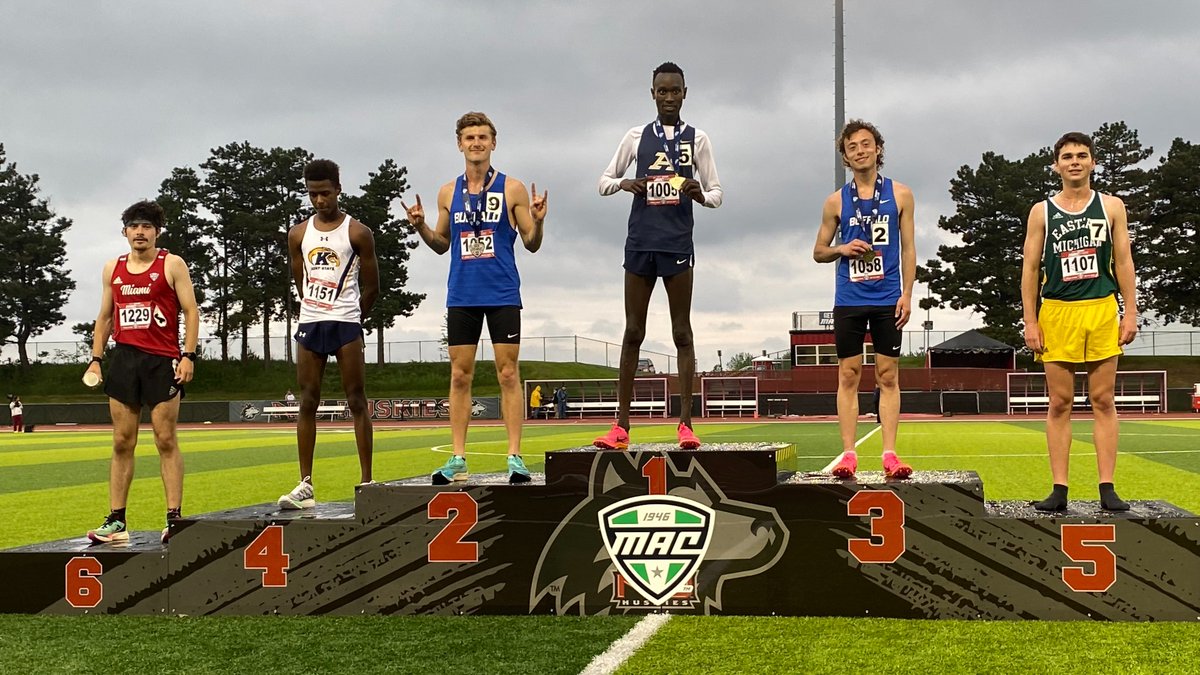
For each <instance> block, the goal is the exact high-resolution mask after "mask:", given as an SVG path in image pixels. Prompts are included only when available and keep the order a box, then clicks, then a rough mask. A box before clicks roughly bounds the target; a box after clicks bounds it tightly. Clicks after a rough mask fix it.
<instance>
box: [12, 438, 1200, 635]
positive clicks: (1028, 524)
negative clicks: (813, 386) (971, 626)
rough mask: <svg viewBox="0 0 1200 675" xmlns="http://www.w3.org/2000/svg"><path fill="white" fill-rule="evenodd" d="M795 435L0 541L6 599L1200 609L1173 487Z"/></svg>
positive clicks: (799, 609) (585, 609) (1128, 615)
mask: <svg viewBox="0 0 1200 675" xmlns="http://www.w3.org/2000/svg"><path fill="white" fill-rule="evenodd" d="M794 459H795V447H794V446H793V445H791V444H786V443H765V444H764V443H722V444H711V445H705V446H702V448H701V449H698V450H679V449H677V448H675V447H674V446H669V445H665V444H644V445H643V444H639V445H634V446H632V447H631V448H630V449H629V451H628V452H620V451H600V450H595V449H593V448H574V449H566V450H560V451H554V452H549V453H546V460H545V473H544V474H535V475H534V476H533V480H532V481H531V482H529V483H526V484H522V485H509V484H508V482H507V480H506V478H505V476H504V475H503V474H479V475H472V476H471V477H470V478H469V479H468V480H467V481H465V482H461V483H456V484H453V485H448V486H432V485H430V484H429V478H428V476H422V477H420V478H414V479H407V480H398V481H390V482H386V483H378V484H371V485H366V486H360V487H358V488H357V490H356V494H355V499H354V501H353V502H335V503H324V504H319V505H318V506H317V508H315V509H310V510H305V511H283V510H280V509H279V507H278V506H277V505H275V504H260V505H255V506H248V507H244V508H238V509H231V510H227V511H219V512H215V513H207V514H202V515H196V516H189V517H186V518H184V519H182V520H180V521H178V522H176V523H175V524H174V525H173V527H174V532H173V534H172V538H171V542H170V544H169V545H167V546H164V545H162V544H160V543H158V533H157V532H154V533H149V532H146V533H141V532H139V533H134V534H133V536H132V537H131V540H130V542H129V543H128V544H124V545H113V544H103V545H89V542H88V540H87V539H85V538H75V539H65V540H61V541H55V542H48V543H44V544H36V545H31V546H23V547H19V548H13V549H8V550H5V551H0V571H2V572H3V573H4V574H5V575H6V578H9V579H14V580H18V579H19V580H21V581H20V582H19V583H14V584H13V585H12V589H11V590H10V592H9V593H7V594H6V595H5V596H4V597H3V598H0V612H6V613H46V614H87V613H104V614H142V615H193V616H194V615H267V614H280V615H300V614H336V615H353V614H570V615H603V614H624V613H647V612H661V611H667V612H672V613H681V614H713V615H715V614H744V615H772V614H775V615H796V616H882V617H896V618H929V619H939V618H941V619H1063V620H1067V619H1106V620H1130V621H1147V620H1180V621H1197V620H1200V518H1197V516H1196V515H1194V514H1191V513H1188V512H1186V511H1184V510H1182V509H1179V508H1176V507H1174V506H1172V505H1170V504H1167V503H1165V502H1161V501H1134V502H1132V504H1133V508H1132V509H1131V510H1130V511H1128V512H1125V513H1121V514H1111V513H1106V512H1103V511H1101V510H1100V509H1099V506H1098V504H1097V503H1095V502H1071V503H1070V507H1069V509H1068V510H1067V511H1066V512H1063V513H1056V514H1045V513H1040V512H1037V511H1035V510H1034V509H1033V508H1032V506H1030V505H1029V504H1028V503H1026V502H992V501H987V500H985V495H984V486H983V483H982V481H981V480H980V479H979V476H978V475H977V474H975V473H974V472H971V471H953V472H951V471H931V472H915V473H914V474H913V475H912V477H911V478H909V479H906V480H897V481H893V480H888V479H886V478H885V477H884V476H883V475H882V474H880V473H873V472H861V473H860V474H859V475H858V477H857V480H850V481H842V480H838V479H835V478H832V477H830V476H827V475H820V474H806V473H800V472H796V471H794V470H792V468H791V467H792V464H793V463H794Z"/></svg>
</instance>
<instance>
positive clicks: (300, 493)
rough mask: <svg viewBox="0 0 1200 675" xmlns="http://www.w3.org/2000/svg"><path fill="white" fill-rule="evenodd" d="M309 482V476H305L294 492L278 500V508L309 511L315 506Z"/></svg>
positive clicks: (315, 502)
mask: <svg viewBox="0 0 1200 675" xmlns="http://www.w3.org/2000/svg"><path fill="white" fill-rule="evenodd" d="M311 480H312V477H311V476H305V477H304V480H302V481H300V484H299V485H297V486H296V488H295V489H294V490H292V491H291V492H289V493H287V494H286V495H283V496H282V497H280V498H279V506H280V507H281V508H284V509H311V508H312V507H314V506H316V505H317V500H315V499H313V486H312V483H310V482H309V481H311Z"/></svg>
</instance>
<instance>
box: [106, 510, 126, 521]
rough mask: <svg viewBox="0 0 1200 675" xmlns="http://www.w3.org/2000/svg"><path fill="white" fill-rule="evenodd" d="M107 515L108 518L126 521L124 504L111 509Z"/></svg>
mask: <svg viewBox="0 0 1200 675" xmlns="http://www.w3.org/2000/svg"><path fill="white" fill-rule="evenodd" d="M108 517H109V518H111V519H112V520H119V521H121V522H122V523H124V522H126V520H125V507H124V506H122V507H121V508H119V509H113V510H112V513H110V514H108Z"/></svg>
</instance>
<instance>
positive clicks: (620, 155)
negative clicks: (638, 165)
mask: <svg viewBox="0 0 1200 675" xmlns="http://www.w3.org/2000/svg"><path fill="white" fill-rule="evenodd" d="M641 140H642V127H634V128H632V129H630V130H629V131H628V132H626V133H625V138H622V139H621V144H620V145H618V146H617V152H616V154H614V155H613V158H612V161H611V162H609V163H608V168H607V169H605V170H604V173H603V174H601V175H600V196H602V197H607V196H609V195H611V194H616V193H618V192H620V191H621V180H622V179H623V178H624V177H625V171H627V170H628V169H629V165H630V164H633V162H634V161H635V160H636V159H637V149H638V143H639V142H641Z"/></svg>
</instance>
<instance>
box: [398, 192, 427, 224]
mask: <svg viewBox="0 0 1200 675" xmlns="http://www.w3.org/2000/svg"><path fill="white" fill-rule="evenodd" d="M400 208H402V209H404V212H405V213H406V214H407V215H408V222H409V223H410V224H411V225H412V226H413V227H420V226H422V225H424V224H425V207H423V206H421V195H417V203H416V205H415V206H413V207H411V208H409V207H408V206H407V205H405V203H404V200H403V199H401V200H400Z"/></svg>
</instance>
